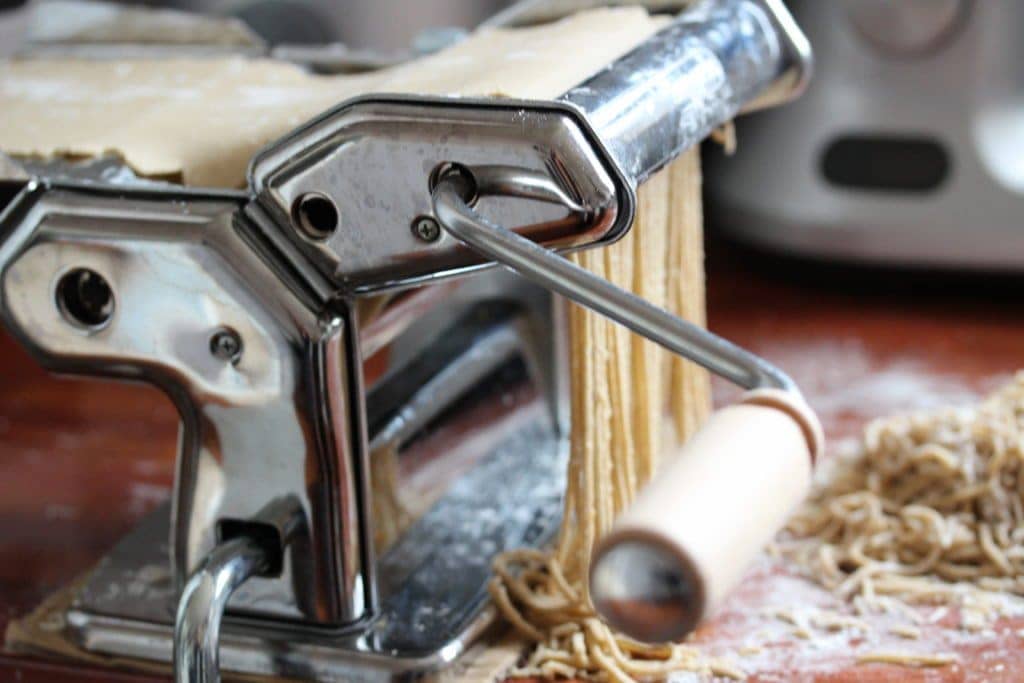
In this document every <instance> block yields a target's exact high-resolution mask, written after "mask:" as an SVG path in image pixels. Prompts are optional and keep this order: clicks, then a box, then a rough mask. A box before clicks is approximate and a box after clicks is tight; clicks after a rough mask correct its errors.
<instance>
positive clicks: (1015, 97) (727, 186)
mask: <svg viewBox="0 0 1024 683" xmlns="http://www.w3.org/2000/svg"><path fill="white" fill-rule="evenodd" d="M788 4H789V6H790V7H791V9H792V10H793V11H794V14H795V15H796V18H797V20H798V21H799V22H800V25H801V26H802V27H804V29H805V31H806V32H807V34H808V37H809V38H810V40H811V43H812V44H813V45H814V46H815V61H816V63H815V69H816V74H815V78H814V79H812V83H811V86H810V88H809V90H808V92H807V93H806V94H805V95H804V97H802V98H801V99H800V100H799V101H797V102H795V103H793V104H790V105H788V106H786V107H783V108H781V109H778V110H775V111H770V112H764V113H761V114H758V115H755V116H751V117H746V118H745V119H743V120H741V121H739V122H738V123H737V126H738V142H739V146H738V149H737V152H736V154H735V155H734V156H733V157H731V158H724V156H723V154H722V153H721V152H720V151H718V150H716V149H709V150H708V154H707V157H708V159H707V161H708V168H707V175H708V191H709V198H710V200H711V204H712V207H713V211H712V219H713V220H712V224H713V225H717V226H721V227H722V228H724V229H726V230H727V231H729V232H730V233H731V234H732V235H734V236H736V237H738V238H740V239H742V240H744V241H746V242H749V243H752V244H756V245H759V246H762V247H765V248H769V249H771V250H775V251H781V252H785V253H789V254H797V255H802V256H809V257H815V258H823V259H832V260H841V261H848V262H859V263H886V264H891V265H900V266H903V265H922V266H940V267H954V268H969V269H1000V270H1005V269H1016V270H1019V269H1021V268H1022V267H1024V225H1022V223H1024V218H1022V217H1024V197H1022V193H1024V54H1022V48H1021V47H1020V46H1021V40H1020V29H1021V27H1022V26H1024V2H1019V1H1018V0H983V1H981V0H975V1H973V2H971V1H968V0H829V1H827V2H822V1H821V0H791V1H790V2H789V3H788Z"/></svg>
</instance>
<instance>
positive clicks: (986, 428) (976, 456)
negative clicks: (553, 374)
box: [495, 372, 1024, 681]
mask: <svg viewBox="0 0 1024 683" xmlns="http://www.w3.org/2000/svg"><path fill="white" fill-rule="evenodd" d="M1022 464H1024V372H1022V373H1021V374H1018V375H1017V377H1016V378H1015V379H1014V380H1013V381H1012V382H1011V383H1010V384H1008V385H1007V386H1005V387H1003V388H1002V389H1000V390H999V391H997V392H996V393H994V394H993V395H991V396H989V397H988V398H987V399H985V400H984V401H983V402H982V403H980V404H978V405H976V406H971V407H966V408H949V409H942V410H935V411H929V412H919V413H912V414H908V415H898V416H893V417H886V418H882V419H879V420H876V421H874V422H872V423H871V424H869V425H868V427H867V428H866V429H865V434H864V444H863V446H862V448H861V449H860V450H859V451H858V452H857V453H856V454H855V455H853V456H849V457H843V458H840V459H837V460H836V461H833V462H832V463H830V466H829V468H828V471H827V472H823V473H822V474H823V475H824V476H822V477H821V481H822V484H821V485H820V486H818V487H817V488H816V489H815V491H814V492H813V493H812V495H811V497H810V498H809V499H808V501H807V502H806V503H805V505H803V506H802V507H801V509H800V510H799V511H798V512H797V513H796V514H795V515H794V516H793V517H792V519H791V520H790V522H789V524H788V526H787V529H786V531H785V532H784V533H783V535H782V537H781V538H780V539H779V541H778V543H777V545H776V548H775V549H776V550H777V551H778V552H780V553H781V555H782V556H783V557H784V558H786V559H787V560H789V561H791V562H793V563H795V564H796V565H797V566H799V567H800V568H802V570H803V571H804V572H806V573H807V575H808V576H810V577H811V578H812V579H813V580H815V581H816V582H818V583H820V584H821V585H822V586H824V587H826V588H828V589H829V590H831V591H833V592H834V593H835V594H836V595H838V596H839V597H842V598H844V599H846V600H849V601H850V603H851V604H852V606H853V608H854V611H855V612H857V613H858V614H861V615H867V614H872V613H880V612H884V613H890V614H896V615H904V616H906V617H907V619H908V620H910V621H912V622H913V621H918V620H920V618H921V617H920V613H919V612H917V611H915V610H914V609H912V607H911V606H917V605H939V606H943V607H949V608H951V609H952V608H955V610H956V613H958V614H959V615H960V626H961V628H963V629H966V630H979V629H983V628H986V627H987V626H988V625H990V624H991V623H992V621H994V620H995V619H997V618H998V617H999V616H1001V615H1003V614H1005V613H1006V610H1007V607H1008V604H1009V603H1008V598H1009V597H1010V596H1013V595H1016V596H1024V468H1022ZM496 573H497V576H498V578H497V580H496V582H495V584H496V586H497V587H498V588H499V589H498V590H496V591H495V595H496V598H498V604H499V606H500V607H501V608H502V611H503V612H504V613H505V614H506V615H507V616H508V617H509V618H510V619H511V620H512V621H513V623H514V624H515V625H516V626H517V628H518V629H519V630H520V631H521V632H522V633H524V634H526V635H528V636H529V637H530V638H531V639H533V640H534V641H535V642H537V643H538V646H537V648H536V649H535V650H534V651H533V653H532V654H531V655H530V656H529V658H528V660H527V663H526V666H525V667H524V668H523V669H522V670H521V671H520V672H519V673H528V674H532V675H543V676H545V677H549V678H553V677H560V676H564V677H584V678H598V679H607V680H614V681H629V680H637V679H646V680H664V679H665V678H666V677H667V674H668V673H669V672H670V671H672V670H690V671H704V672H711V673H714V674H716V675H723V676H730V677H735V678H742V677H743V672H742V671H741V670H739V669H737V668H736V667H735V666H733V665H731V664H729V663H728V662H725V661H711V660H708V659H706V658H704V657H702V655H701V653H700V652H699V651H698V650H697V649H696V648H693V647H690V646H686V645H679V644H672V645H666V646H664V647H661V648H652V647H650V646H644V645H640V644H637V643H633V642H631V641H629V640H628V639H626V638H624V637H622V636H621V635H619V634H616V633H614V632H613V631H611V630H609V629H608V628H607V627H606V626H604V625H603V624H601V623H600V622H599V621H598V620H597V619H596V618H595V616H594V614H593V612H592V610H591V609H590V607H589V603H588V601H587V599H586V596H583V595H580V594H579V591H580V586H579V585H578V584H571V583H570V582H569V581H567V580H566V579H565V577H564V576H563V575H562V573H561V571H560V567H559V564H558V561H557V558H554V559H553V558H552V557H551V556H548V555H544V554H541V553H536V552H523V553H518V554H509V555H506V556H504V557H502V558H499V560H498V563H497V566H496ZM1018 608H1019V604H1018ZM819 616H822V618H825V617H827V619H826V621H827V622H828V625H831V626H835V625H836V624H838V623H840V622H841V623H842V624H846V623H848V622H850V621H851V620H853V621H857V623H860V624H863V623H864V622H859V621H858V620H857V619H856V617H848V616H847V617H844V616H842V615H837V614H824V613H823V615H819ZM837 620H839V621H837ZM833 622H835V623H833ZM864 627H865V628H867V626H866V624H865V625H864ZM891 632H893V633H897V634H902V635H904V636H905V637H913V636H914V635H915V634H916V633H917V629H916V627H915V626H912V625H909V624H908V625H907V626H905V627H900V628H898V629H897V628H893V629H891ZM955 659H956V656H955V655H952V654H948V653H935V654H933V655H928V654H924V655H922V654H920V653H916V654H915V653H903V652H871V653H868V654H866V655H862V656H860V657H859V661H862V662H886V663H894V664H904V665H907V666H941V665H943V664H948V663H951V662H952V661H955Z"/></svg>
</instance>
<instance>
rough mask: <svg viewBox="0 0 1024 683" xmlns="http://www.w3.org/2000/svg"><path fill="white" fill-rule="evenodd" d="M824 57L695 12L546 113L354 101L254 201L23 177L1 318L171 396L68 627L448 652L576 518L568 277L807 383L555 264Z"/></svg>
mask: <svg viewBox="0 0 1024 683" xmlns="http://www.w3.org/2000/svg"><path fill="white" fill-rule="evenodd" d="M809 60H810V55H809V47H808V46H807V43H806V41H805V40H804V39H803V36H802V35H801V34H800V32H799V30H798V29H797V28H796V27H795V25H794V24H793V23H792V20H791V18H790V17H789V16H788V14H787V13H786V10H785V8H784V7H783V6H782V5H781V3H780V2H778V1H777V0H759V1H755V0H706V1H705V2H700V3H697V4H696V5H695V6H694V7H692V8H690V9H688V10H686V11H684V12H683V13H682V14H680V15H679V16H678V17H677V18H676V19H675V20H674V21H672V22H671V23H670V24H668V25H667V27H666V28H664V29H663V30H661V31H660V32H658V33H657V34H655V35H654V36H652V37H651V38H649V39H648V40H647V41H645V42H644V43H642V44H641V45H639V46H638V47H637V48H635V49H634V50H633V51H632V52H630V53H628V54H627V55H625V56H623V57H622V58H620V59H618V60H617V61H615V62H614V63H613V64H610V65H609V66H608V67H607V68H606V69H604V70H603V71H601V72H599V73H597V74H595V75H594V76H593V77H591V78H590V79H588V80H587V81H586V82H584V83H582V84H580V85H579V86H578V87H576V88H573V89H572V90H570V91H569V92H567V93H566V94H565V95H564V96H563V97H561V98H559V99H558V100H556V101H550V102H532V101H516V100H504V99H493V100H471V99H452V98H426V97H414V96H391V95H380V96H368V97H364V98H360V99H356V100H352V101H348V102H345V103H342V104H340V105H339V106H338V107H337V108H335V109H333V110H330V111H328V112H326V113H324V114H323V115H322V116H320V117H318V118H316V119H315V120H313V121H311V122H309V123H307V124H305V125H303V126H301V127H299V128H298V129H296V130H295V131H293V132H292V133H290V134H288V135H287V136H285V137H284V138H282V139H281V140H279V141H277V142H275V143H273V144H272V145H271V146H269V147H268V148H266V149H265V150H263V151H262V152H261V153H259V154H258V155H257V156H256V157H255V158H254V159H253V160H252V163H251V165H250V171H249V186H248V189H247V190H246V191H244V192H216V191H206V190H186V189H182V188H180V187H172V186H169V185H166V184H161V183H151V182H147V181H139V180H137V179H127V180H122V182H116V183H112V182H109V175H104V173H103V172H102V171H103V168H102V163H100V164H94V165H92V166H88V167H87V168H86V169H85V170H84V171H81V170H74V169H68V168H63V167H60V166H59V165H57V166H53V165H50V166H47V165H42V166H37V167H35V172H34V176H35V177H34V178H33V179H32V180H29V181H28V182H24V183H22V184H20V185H17V186H13V187H11V188H9V189H10V190H11V192H10V194H12V195H13V198H12V199H11V201H10V202H9V203H8V205H7V207H6V209H4V211H3V214H2V216H0V235H3V242H2V243H0V302H2V315H3V320H4V322H5V323H6V325H7V327H8V328H9V329H10V330H11V331H12V332H13V333H14V334H15V335H16V336H17V337H18V338H19V339H20V340H21V342H22V343H23V344H24V345H25V346H26V347H27V348H28V349H29V350H30V351H31V352H32V353H33V354H34V356H35V357H36V358H38V359H39V361H40V362H41V363H43V364H44V365H46V366H47V367H49V368H51V369H53V370H55V371H57V372H62V373H71V374H85V375H97V376H109V377H115V378H121V379H128V380H139V381H145V382H149V383H152V384H155V385H156V386H158V387H160V388H161V389H163V390H164V391H165V392H166V393H167V394H168V395H169V396H170V397H171V399H172V400H173V401H174V403H175V405H176V406H177V408H178V411H179V413H180V416H181V433H180V434H181V435H180V445H179V453H178V464H177V472H176V478H175V484H174V491H173V497H172V501H171V504H170V506H169V508H168V509H163V510H160V511H159V512H157V513H155V514H154V515H153V516H152V517H151V518H150V519H148V520H147V521H146V522H144V523H143V524H142V525H141V526H140V527H139V528H138V529H136V530H135V531H134V532H132V533H131V534H130V535H129V536H128V537H127V538H125V539H124V541H123V542H121V543H120V544H119V545H118V546H117V548H115V549H114V550H113V551H112V552H111V554H110V555H109V556H108V557H107V558H106V559H105V560H104V561H103V562H102V563H101V564H100V565H99V566H98V567H97V568H96V570H95V571H94V572H93V573H92V575H91V576H90V578H89V579H88V581H87V582H86V583H85V585H84V586H83V587H82V589H81V590H80V591H79V593H78V595H77V597H76V599H75V601H74V604H73V605H72V607H71V609H70V611H69V612H68V614H67V623H68V627H69V629H70V630H71V631H72V632H73V633H74V634H75V636H76V637H77V639H78V641H79V643H80V644H81V645H82V646H83V647H84V648H86V649H88V650H92V651H95V652H101V653H104V654H108V655H116V656H123V657H136V658H145V659H150V660H158V661H164V662H172V661H173V663H174V666H175V667H176V671H177V674H178V677H179V679H181V680H204V679H208V678H214V677H216V676H217V673H218V671H219V669H220V667H223V668H225V669H229V670H232V671H238V672H246V673H252V674H267V675H277V676H290V677H298V678H338V677H342V676H344V677H351V678H357V679H361V680H362V679H365V680H371V679H374V680H375V679H387V678H390V677H392V676H394V675H397V674H405V673H409V672H419V671H426V670H430V669H436V668H439V667H442V666H444V665H446V664H447V663H449V662H451V661H452V660H453V659H454V658H456V657H457V656H458V655H459V654H460V653H461V652H462V651H463V650H464V649H465V647H466V646H467V644H468V643H469V642H470V641H471V640H472V639H473V637H475V636H476V635H477V634H479V633H480V631H481V629H482V628H483V627H484V626H486V624H487V623H488V621H489V619H490V610H489V608H488V606H487V600H486V592H485V584H486V581H487V579H488V578H489V572H490V560H491V558H492V557H493V556H494V555H495V554H496V553H498V552H501V551H502V550H505V549H510V548H514V547H520V546H524V545H525V546H540V545H543V544H544V543H546V542H548V541H549V540H550V538H551V536H552V534H553V532H554V531H555V530H556V529H557V526H558V523H559V517H560V513H561V491H562V489H563V488H564V481H563V480H564V476H565V464H566V454H567V434H568V425H569V416H568V414H567V407H566V400H565V396H566V386H567V380H568V378H567V376H566V367H567V364H566V362H565V353H566V340H565V334H564V325H563V322H562V315H561V307H562V299H561V298H560V297H557V296H553V295H552V292H554V293H557V294H561V295H563V296H566V297H569V298H571V299H574V300H576V301H578V302H580V303H582V304H584V305H587V306H590V307H591V308H594V309H595V310H598V311H599V312H602V313H604V314H606V315H608V316H610V317H612V318H613V319H615V320H617V321H619V322H621V323H623V324H626V325H627V326H629V327H631V328H632V329H634V330H636V331H638V332H640V333H642V334H644V335H646V336H648V337H650V338H652V339H654V340H655V341H658V342H659V343H661V344H662V345H664V346H666V347H668V348H669V349H671V350H672V351H674V352H676V353H680V354H682V355H684V356H686V357H688V358H691V359H692V360H695V361H697V362H699V363H701V364H703V365H705V366H706V367H708V368H710V369H711V370H713V371H714V372H717V373H719V374H722V375H724V376H726V377H727V378H728V379H730V380H732V381H733V382H736V383H738V384H740V385H742V386H744V387H746V388H748V389H767V390H770V391H775V392H780V393H781V394H785V395H793V396H796V395H797V393H796V390H795V387H793V386H792V383H791V382H789V380H788V378H786V376H785V375H784V374H783V373H781V372H780V371H778V370H777V369H775V368H774V367H772V366H771V365H769V364H767V363H766V362H764V361H762V360H760V359H758V358H757V357H755V356H752V355H751V354H749V353H747V352H745V351H743V350H742V349H739V348H737V347H735V346H732V345H731V344H729V343H728V342H726V341H724V340H721V339H718V338H717V337H714V336H713V335H711V334H709V333H707V332H706V331H703V330H700V329H698V328H696V327H695V326H693V325H691V324H689V323H686V322H685V321H681V320H678V319H675V318H673V317H672V316H670V315H668V314H667V313H665V312H664V311H660V310H659V309H656V308H654V307H653V306H650V305H648V304H645V302H642V301H641V300H639V299H637V298H636V297H631V295H628V294H626V293H624V292H622V291H621V290H617V289H616V288H614V287H612V286H611V285H609V284H608V283H603V281H600V280H598V279H597V278H594V277H593V276H590V275H588V274H587V273H585V272H584V271H581V270H579V269H578V268H575V267H574V266H571V265H570V264H569V262H567V261H565V260H564V259H562V258H561V257H559V256H557V255H556V252H562V253H565V252H567V251H571V250H574V249H581V248H585V247H596V246H600V245H602V244H606V243H609V242H611V241H614V240H615V239H617V238H618V237H620V236H621V235H622V234H623V233H624V232H625V231H626V230H628V229H629V227H630V225H631V223H632V220H633V213H634V204H635V190H636V187H637V185H638V184H639V183H641V182H643V181H644V180H645V179H646V178H647V177H649V176H650V175H651V174H652V173H654V172H655V171H657V170H658V169H659V168H661V167H662V166H663V165H665V164H666V163H668V162H669V161H671V160H672V159H673V158H674V157H676V156H677V155H678V154H680V153H681V152H682V151H683V150H685V149H687V148H689V147H692V146H693V145H695V144H697V143H698V142H699V141H700V140H701V139H702V138H703V137H705V136H706V135H707V134H708V133H709V132H711V131H712V130H713V129H714V128H715V127H717V126H719V125H721V124H723V123H725V122H727V121H728V120H729V119H731V118H732V117H733V116H735V115H736V114H737V113H739V112H741V111H743V110H745V109H748V108H751V107H755V106H767V105H769V104H776V103H779V102H781V101H785V100H786V99H788V98H789V97H792V96H794V95H795V94H797V93H798V92H799V91H800V90H801V88H802V84H803V83H804V81H805V80H806V77H807V75H808V73H809V68H810V61H809ZM30 168H31V166H30ZM108 170H109V169H108ZM105 179H107V180H105ZM503 225H507V226H515V227H514V228H512V229H506V228H502V227H501V226H503ZM496 265H504V266H507V269H506V268H495V267H494V266H496ZM509 269H511V270H512V271H515V273H518V275H517V274H514V273H512V272H509ZM759 400H760V399H759ZM786 410H789V409H788V408H787V409H786ZM784 412H785V411H784ZM797 412H799V409H798V410H797ZM780 414H781V413H780ZM810 431H811V432H813V429H810ZM439 435H443V437H444V438H441V437H440V436H439ZM809 441H811V442H813V441H814V439H813V438H809ZM811 450H814V447H813V446H812V447H811ZM431 469H434V470H435V471H440V472H441V473H442V474H441V476H440V477H436V476H435V477H434V478H431V477H429V476H427V474H426V473H427V472H428V471H429V470H431ZM371 475H372V476H371ZM439 480H440V481H442V482H444V483H445V484H446V486H443V487H440V488H439V487H437V486H436V485H432V484H430V482H431V481H433V482H435V483H436V482H437V481H439ZM395 491H397V492H399V493H400V494H401V495H400V496H397V497H396V496H390V495H389V492H390V493H394V492H395ZM396 498H397V502H396V500H395V499H396ZM413 499H415V500H417V501H419V502H418V504H417V505H411V504H410V503H409V501H410V500H413ZM411 508H414V509H411ZM637 557H638V558H639V559H638V561H639V562H641V564H640V565H637V566H638V567H639V568H640V570H641V573H643V572H645V571H647V570H648V569H650V570H652V571H653V570H654V569H656V568H655V567H654V566H653V565H650V563H649V562H648V563H647V564H646V565H645V564H643V562H646V560H645V559H644V556H642V554H641V555H640V556H637ZM648 559H649V558H648ZM612 573H613V574H614V571H612ZM456 574H457V575H458V576H459V580H458V581H452V580H451V577H452V576H453V575H456ZM647 597H651V596H647ZM655 597H656V596H655ZM600 608H601V606H600V605H599V609H600ZM222 617H223V619H222Z"/></svg>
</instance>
